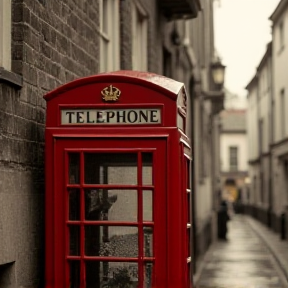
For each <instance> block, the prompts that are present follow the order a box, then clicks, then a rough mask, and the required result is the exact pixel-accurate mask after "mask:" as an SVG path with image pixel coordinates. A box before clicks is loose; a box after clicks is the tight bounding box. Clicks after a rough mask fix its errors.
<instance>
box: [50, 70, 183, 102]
mask: <svg viewBox="0 0 288 288" xmlns="http://www.w3.org/2000/svg"><path fill="white" fill-rule="evenodd" d="M99 82H127V83H131V84H138V85H142V86H146V87H150V88H152V89H155V90H158V91H159V92H162V93H163V94H166V95H167V96H169V97H170V98H172V99H173V100H176V99H177V95H178V93H179V92H180V90H181V89H182V88H183V87H184V84H183V83H181V82H178V81H176V80H173V79H171V78H167V77H165V76H162V75H158V74H154V73H149V72H139V71H131V70H120V71H115V72H109V73H101V74H97V75H92V76H89V77H84V78H80V79H76V80H74V81H72V82H69V83H67V84H64V85H62V86H60V87H58V88H56V89H55V90H53V91H51V92H49V93H47V94H46V95H44V99H45V100H46V101H49V100H51V99H53V98H54V97H56V96H57V95H59V94H61V93H63V92H67V91H69V90H71V89H74V88H76V87H79V86H84V85H88V84H92V83H99Z"/></svg>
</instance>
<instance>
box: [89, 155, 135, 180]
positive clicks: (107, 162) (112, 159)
mask: <svg viewBox="0 0 288 288" xmlns="http://www.w3.org/2000/svg"><path fill="white" fill-rule="evenodd" d="M85 183H87V184H128V185H136V184H137V154H132V153H125V154H124V153H101V154H99V153H93V154H92V153H85Z"/></svg>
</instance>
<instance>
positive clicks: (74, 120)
mask: <svg viewBox="0 0 288 288" xmlns="http://www.w3.org/2000/svg"><path fill="white" fill-rule="evenodd" d="M61 124H63V125H69V124H87V125H97V124H98V125H99V124H101V125H102V124H114V125H125V124H128V125H133V124H141V125H147V124H161V110H160V109H157V108H155V109H153V108H150V109H107V110H103V109H75V110H66V109H63V110H61Z"/></svg>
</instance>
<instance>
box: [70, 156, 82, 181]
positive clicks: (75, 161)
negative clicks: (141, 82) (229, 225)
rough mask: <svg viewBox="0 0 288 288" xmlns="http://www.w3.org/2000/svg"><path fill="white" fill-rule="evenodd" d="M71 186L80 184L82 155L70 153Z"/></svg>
mask: <svg viewBox="0 0 288 288" xmlns="http://www.w3.org/2000/svg"><path fill="white" fill-rule="evenodd" d="M68 157H69V184H79V183H80V169H79V167H80V154H79V153H69V156H68Z"/></svg>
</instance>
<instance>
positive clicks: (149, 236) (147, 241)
mask: <svg viewBox="0 0 288 288" xmlns="http://www.w3.org/2000/svg"><path fill="white" fill-rule="evenodd" d="M143 232H144V256H145V257H153V228H152V227H144V228H143Z"/></svg>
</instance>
